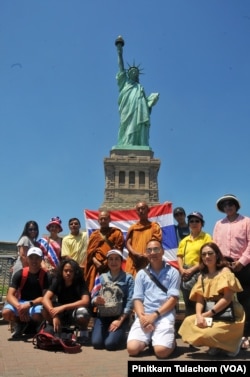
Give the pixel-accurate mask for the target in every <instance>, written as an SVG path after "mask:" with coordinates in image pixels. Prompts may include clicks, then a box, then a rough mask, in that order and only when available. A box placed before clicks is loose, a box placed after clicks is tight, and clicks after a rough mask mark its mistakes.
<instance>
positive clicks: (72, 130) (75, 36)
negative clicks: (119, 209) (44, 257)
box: [0, 0, 250, 242]
mask: <svg viewBox="0 0 250 377" xmlns="http://www.w3.org/2000/svg"><path fill="white" fill-rule="evenodd" d="M120 34H121V35H122V36H123V38H124V40H125V46H124V60H125V62H126V63H127V62H128V63H130V64H131V63H133V60H135V62H136V63H138V64H139V63H141V65H142V67H143V68H144V75H142V76H141V78H140V81H141V83H142V85H143V86H144V88H145V92H146V94H150V93H151V92H159V93H160V99H159V102H158V103H157V104H156V106H155V107H154V108H153V111H152V116H151V130H150V146H151V148H152V149H153V151H154V156H155V157H156V158H160V159H161V167H160V171H159V175H158V183H159V197H160V202H161V203H163V202H165V201H171V202H173V205H174V206H183V207H184V208H185V209H186V212H187V213H188V212H191V211H193V210H198V211H200V212H202V213H203V215H204V218H205V222H206V224H205V227H204V230H206V231H207V232H209V233H211V232H212V230H213V226H214V223H215V221H217V220H218V219H220V218H221V217H222V216H223V215H222V214H221V213H220V212H218V211H217V210H216V207H215V203H216V200H217V199H218V198H219V197H220V196H222V195H223V194H225V193H233V194H235V195H237V196H238V198H239V199H240V201H241V204H242V208H241V211H240V212H241V213H242V214H244V215H247V216H249V215H250V189H249V187H250V172H249V136H250V130H249V120H250V106H249V104H250V49H249V40H250V2H249V1H248V0H240V1H237V0H219V1H218V0H209V1H207V0H171V1H170V0H156V1H155V2H152V1H149V0H136V1H135V0H133V1H132V0H127V1H126V2H125V1H120V0H106V1H103V0H91V1H87V0H86V1H85V0H11V1H9V0H2V1H1V2H0V49H1V58H0V140H1V148H0V161H1V164H0V176H1V184H0V203H1V206H0V208H1V211H0V240H4V241H12V242H15V241H17V239H18V238H19V236H20V234H21V232H22V230H23V226H24V224H25V222H26V221H28V220H31V219H34V220H36V221H37V222H38V224H39V227H40V234H42V233H44V232H45V231H46V230H45V226H46V224H47V223H48V221H49V219H50V218H51V217H52V216H60V217H61V219H62V221H63V227H64V232H63V234H67V233H68V226H67V223H68V219H69V218H70V217H79V218H80V220H81V222H82V226H83V227H84V226H85V224H84V217H83V210H84V209H93V210H97V209H98V208H99V206H100V205H101V204H102V203H103V200H104V189H105V182H104V165H103V160H104V158H105V157H109V155H110V150H111V148H112V146H113V145H115V144H116V143H117V135H118V128H119V114H118V105H117V99H118V88H117V84H116V80H115V75H116V73H117V69H118V66H117V54H116V48H115V46H114V41H115V39H116V37H117V36H118V35H120Z"/></svg>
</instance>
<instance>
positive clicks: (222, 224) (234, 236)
mask: <svg viewBox="0 0 250 377" xmlns="http://www.w3.org/2000/svg"><path fill="white" fill-rule="evenodd" d="M213 241H214V242H215V243H216V244H217V245H218V246H219V248H220V250H221V252H222V254H223V255H224V256H225V257H231V258H233V259H234V260H239V262H240V263H241V264H242V265H243V266H246V265H247V264H248V263H250V218H249V217H246V216H242V215H239V216H238V217H237V218H236V220H234V221H232V222H231V221H229V220H228V218H227V217H225V218H224V219H222V220H219V221H217V223H216V224H215V227H214V231H213Z"/></svg>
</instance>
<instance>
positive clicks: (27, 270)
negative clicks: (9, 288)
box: [16, 267, 46, 300]
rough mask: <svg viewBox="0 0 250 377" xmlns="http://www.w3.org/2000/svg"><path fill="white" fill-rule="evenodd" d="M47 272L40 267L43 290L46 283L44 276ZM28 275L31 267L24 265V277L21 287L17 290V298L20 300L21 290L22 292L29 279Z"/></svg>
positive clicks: (40, 282)
mask: <svg viewBox="0 0 250 377" xmlns="http://www.w3.org/2000/svg"><path fill="white" fill-rule="evenodd" d="M45 274H46V271H44V270H43V269H42V268H40V271H39V284H40V287H41V289H42V290H43V283H44V276H45ZM28 275H29V267H23V269H22V279H21V283H20V287H19V288H18V289H17V291H16V298H17V299H18V300H20V299H21V292H22V289H23V287H24V285H25V283H26V281H27V279H28Z"/></svg>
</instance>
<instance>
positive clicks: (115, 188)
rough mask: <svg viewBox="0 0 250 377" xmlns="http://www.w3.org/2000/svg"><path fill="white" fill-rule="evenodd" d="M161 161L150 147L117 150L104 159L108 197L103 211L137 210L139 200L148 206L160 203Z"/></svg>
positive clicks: (106, 193)
mask: <svg viewBox="0 0 250 377" xmlns="http://www.w3.org/2000/svg"><path fill="white" fill-rule="evenodd" d="M160 164H161V161H160V159H156V158H154V153H153V152H152V150H151V148H149V147H141V148H140V147H132V148H119V149H118V148H116V147H113V148H112V150H111V152H110V157H109V158H105V159H104V170H105V197H104V202H103V204H102V206H101V207H102V208H107V209H108V210H118V209H129V208H134V207H135V205H136V203H137V202H138V201H140V200H143V201H146V202H147V203H148V204H149V206H153V205H157V204H160V203H159V193H158V172H159V169H160Z"/></svg>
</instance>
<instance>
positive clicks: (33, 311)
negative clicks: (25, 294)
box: [3, 300, 43, 317]
mask: <svg viewBox="0 0 250 377" xmlns="http://www.w3.org/2000/svg"><path fill="white" fill-rule="evenodd" d="M26 302H29V301H25V300H19V303H20V304H24V303H26ZM3 309H8V310H11V311H12V312H14V313H15V315H16V316H17V317H18V311H17V309H16V308H15V307H14V306H13V305H11V304H9V303H8V302H6V303H5V304H4V307H3ZM42 309H43V306H42V305H40V304H39V305H34V306H32V307H30V308H29V315H30V317H31V316H32V315H34V314H41V313H42Z"/></svg>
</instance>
